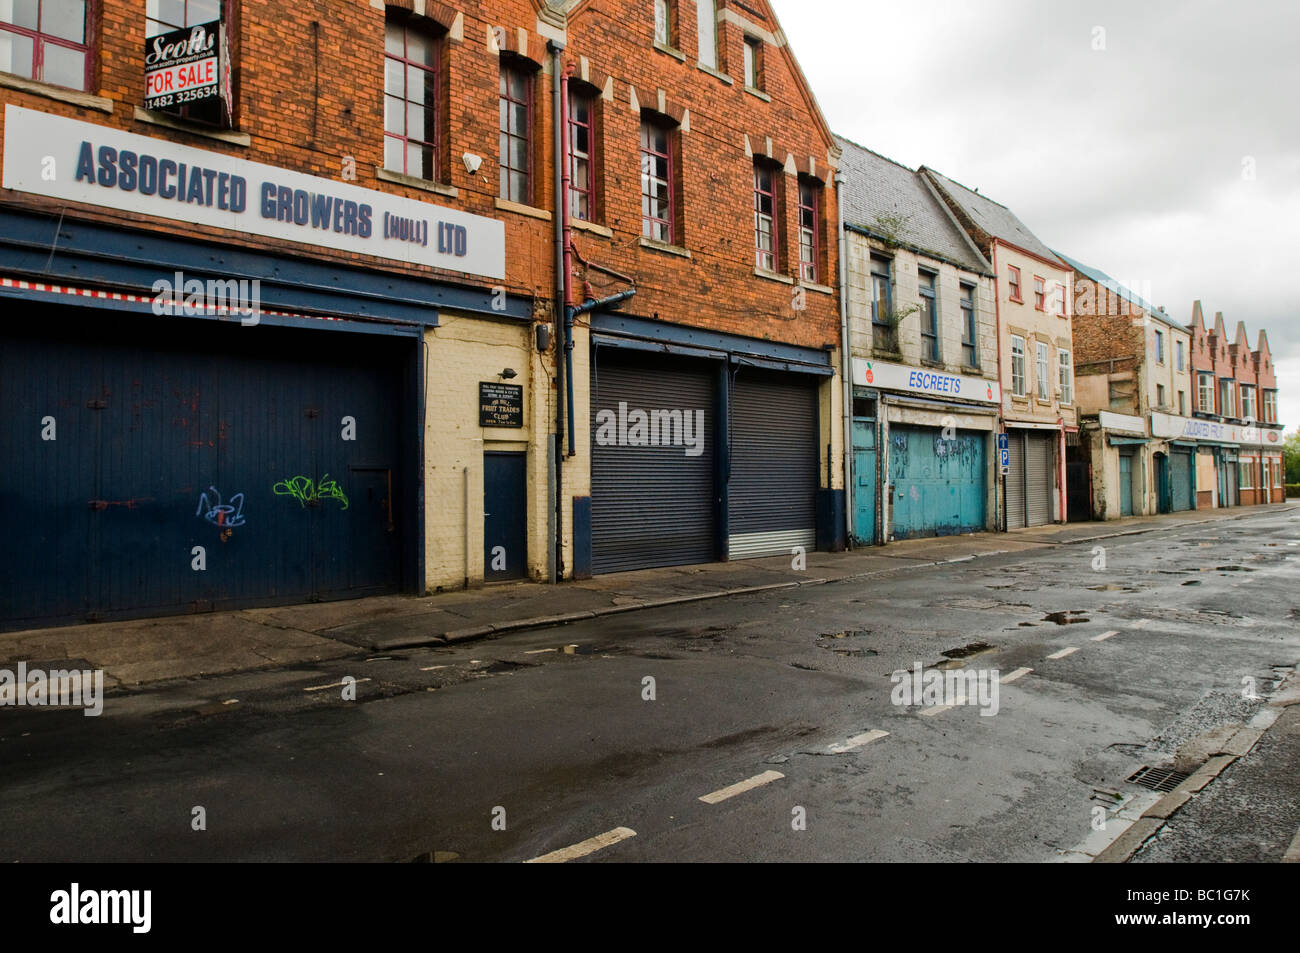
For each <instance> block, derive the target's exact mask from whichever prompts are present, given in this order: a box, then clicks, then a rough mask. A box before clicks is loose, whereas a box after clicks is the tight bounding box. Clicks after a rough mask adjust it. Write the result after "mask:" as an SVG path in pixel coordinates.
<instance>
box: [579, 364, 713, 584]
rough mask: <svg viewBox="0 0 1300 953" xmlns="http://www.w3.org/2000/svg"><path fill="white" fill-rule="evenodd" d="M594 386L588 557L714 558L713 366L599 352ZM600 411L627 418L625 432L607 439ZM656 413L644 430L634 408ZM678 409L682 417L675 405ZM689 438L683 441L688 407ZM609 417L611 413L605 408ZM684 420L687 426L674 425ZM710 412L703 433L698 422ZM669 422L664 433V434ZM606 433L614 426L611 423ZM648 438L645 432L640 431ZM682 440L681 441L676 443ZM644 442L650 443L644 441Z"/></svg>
mask: <svg viewBox="0 0 1300 953" xmlns="http://www.w3.org/2000/svg"><path fill="white" fill-rule="evenodd" d="M595 358H596V363H595V366H594V369H593V374H592V393H591V414H592V422H591V433H592V446H591V550H592V551H591V564H592V571H593V572H597V573H606V572H620V571H623V570H627V569H647V568H650V567H653V566H677V565H682V564H685V563H702V562H710V561H712V560H714V559H716V558H717V553H716V550H715V544H714V518H713V507H714V504H713V501H714V482H713V470H714V467H713V446H714V443H713V426H714V412H713V399H714V398H713V392H714V388H713V375H712V374H711V373H710V372H709V369H708V368H699V369H697V368H694V367H691V366H690V365H688V364H687V363H686V362H681V361H679V362H674V363H669V362H668V361H664V360H659V361H649V360H646V359H639V360H638V359H631V358H627V357H624V356H623V355H620V354H617V353H616V352H614V351H613V350H611V349H607V348H600V349H597V350H596V352H595ZM601 411H609V412H611V413H612V415H613V418H614V419H615V420H616V421H618V420H620V418H621V419H622V421H624V422H625V426H623V427H622V429H623V431H624V435H623V436H622V437H617V438H616V439H614V440H605V441H604V442H602V439H601V430H600V424H601ZM636 411H640V412H642V413H644V414H645V415H646V416H647V419H648V418H649V416H650V415H651V414H652V413H653V412H655V411H658V412H659V414H660V415H659V416H658V417H656V418H655V419H656V420H657V421H658V423H659V427H657V428H656V434H655V437H656V442H657V443H658V445H657V446H651V445H649V444H650V440H649V429H650V428H649V427H648V426H646V427H645V428H644V429H643V430H641V431H638V430H637V428H636V427H635V426H634V425H635V423H636V421H637V419H639V418H635V417H634V412H636ZM674 411H679V412H681V413H680V415H679V416H678V417H676V418H673V417H672V416H671V414H672V412H674ZM687 414H689V415H690V418H689V419H690V432H689V436H690V437H691V438H692V440H694V441H697V442H698V446H686V445H685V442H686V438H687V436H688V433H687V428H686V426H685V423H686V415H687ZM604 419H605V420H608V419H609V417H605V418H604ZM676 420H681V421H682V425H681V428H680V430H676V431H675V430H674V426H675V421H676ZM700 420H703V422H704V428H703V431H704V432H703V434H702V435H700V434H698V432H697V430H696V426H697V422H698V421H700ZM664 429H667V431H668V433H667V438H666V440H658V439H657V438H658V437H659V435H660V434H661V433H662V432H663V430H664ZM606 433H608V431H606ZM643 438H644V439H643ZM674 440H676V444H674ZM642 443H644V444H645V445H641V444H642Z"/></svg>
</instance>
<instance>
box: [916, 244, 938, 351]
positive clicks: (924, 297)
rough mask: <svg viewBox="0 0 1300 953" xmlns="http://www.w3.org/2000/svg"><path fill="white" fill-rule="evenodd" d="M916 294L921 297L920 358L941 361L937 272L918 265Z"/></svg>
mask: <svg viewBox="0 0 1300 953" xmlns="http://www.w3.org/2000/svg"><path fill="white" fill-rule="evenodd" d="M916 294H917V297H918V298H920V299H921V316H920V317H921V321H920V324H921V352H922V353H921V359H922V360H924V361H930V362H931V363H933V364H938V363H941V362H942V361H943V352H942V349H941V348H940V347H939V343H940V342H939V273H938V272H937V271H931V270H930V269H928V268H921V267H918V268H917V269H916ZM927 309H928V310H927ZM927 318H928V322H927ZM927 323H928V324H929V327H928V328H927V326H926V325H927ZM927 346H928V351H927Z"/></svg>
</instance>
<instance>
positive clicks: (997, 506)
mask: <svg viewBox="0 0 1300 953" xmlns="http://www.w3.org/2000/svg"><path fill="white" fill-rule="evenodd" d="M989 251H990V252H992V254H991V255H990V258H991V259H992V263H993V331H994V334H995V339H994V344H993V347H994V348H995V351H996V354H997V365H998V417H997V419H998V420H999V421H1001V423H1002V430H1001V433H1005V434H1008V435H1009V434H1010V433H1011V429H1010V428H1009V427H1007V421H1006V418H1005V417H1004V416H1003V410H1002V408H1003V407H1005V406H1006V404H1005V400H1006V395H1005V394H1003V393H1002V292H1001V290H1000V289H999V288H998V243H997V242H996V241H994V242H991V243H990V247H989ZM1070 346H1071V347H1074V345H1073V344H1071V345H1070ZM1007 439H1008V440H1010V439H1011V438H1010V436H1008V438H1007ZM993 446H994V448H995V449H996V447H997V441H996V440H994V441H993ZM1021 465H1022V466H1023V465H1024V464H1023V461H1022V463H1021ZM996 485H997V487H998V494H997V499H996V500H994V501H993V511H994V512H995V513H996V514H997V520H996V525H997V528H998V530H999V531H1001V532H1003V533H1005V532H1006V531H1007V478H1006V477H1005V476H1004V475H1003V473H1002V462H1001V460H999V461H998V479H997V484H996Z"/></svg>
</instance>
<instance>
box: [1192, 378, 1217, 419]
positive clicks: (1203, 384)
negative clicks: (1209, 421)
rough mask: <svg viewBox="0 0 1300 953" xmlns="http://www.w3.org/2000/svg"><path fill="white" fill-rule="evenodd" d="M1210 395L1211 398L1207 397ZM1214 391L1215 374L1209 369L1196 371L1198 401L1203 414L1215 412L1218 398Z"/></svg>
mask: <svg viewBox="0 0 1300 953" xmlns="http://www.w3.org/2000/svg"><path fill="white" fill-rule="evenodd" d="M1207 394H1208V395H1209V398H1210V399H1209V400H1208V401H1207V400H1206V399H1205V397H1206V395H1207ZM1216 396H1217V395H1216V394H1215V392H1214V375H1213V374H1212V373H1210V372H1209V371H1197V372H1196V403H1197V406H1198V407H1199V408H1200V411H1201V413H1203V414H1212V413H1214V401H1215V398H1216Z"/></svg>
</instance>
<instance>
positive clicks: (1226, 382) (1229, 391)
mask: <svg viewBox="0 0 1300 953" xmlns="http://www.w3.org/2000/svg"><path fill="white" fill-rule="evenodd" d="M1235 383H1236V381H1234V380H1233V379H1232V378H1230V377H1221V378H1219V416H1220V417H1232V418H1234V419H1235V418H1236V416H1237V394H1236V392H1235V391H1234V389H1233V385H1234V384H1235ZM1225 408H1226V409H1225Z"/></svg>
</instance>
